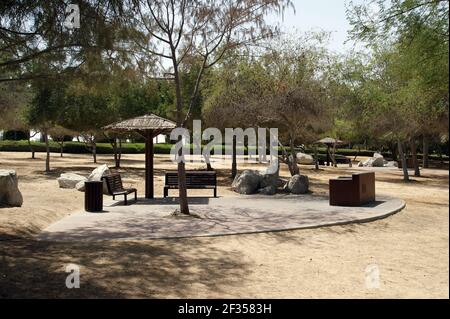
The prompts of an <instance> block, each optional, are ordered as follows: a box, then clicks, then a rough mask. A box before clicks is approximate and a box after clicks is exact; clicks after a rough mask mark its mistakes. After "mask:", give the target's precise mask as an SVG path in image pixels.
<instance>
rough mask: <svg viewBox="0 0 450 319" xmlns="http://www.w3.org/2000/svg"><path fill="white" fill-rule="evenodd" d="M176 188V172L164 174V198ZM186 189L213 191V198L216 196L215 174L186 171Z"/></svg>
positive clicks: (212, 172)
mask: <svg viewBox="0 0 450 319" xmlns="http://www.w3.org/2000/svg"><path fill="white" fill-rule="evenodd" d="M177 188H178V172H177V171H168V172H166V173H165V185H164V197H166V196H167V195H168V190H169V189H177ZM186 188H187V189H213V190H214V197H216V195H217V174H216V172H215V171H186Z"/></svg>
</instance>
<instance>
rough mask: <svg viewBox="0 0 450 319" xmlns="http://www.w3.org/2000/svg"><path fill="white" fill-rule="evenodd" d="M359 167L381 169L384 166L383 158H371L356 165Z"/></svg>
mask: <svg viewBox="0 0 450 319" xmlns="http://www.w3.org/2000/svg"><path fill="white" fill-rule="evenodd" d="M358 166H359V167H383V166H384V158H383V157H371V158H368V159H366V160H365V161H362V162H359V163H358Z"/></svg>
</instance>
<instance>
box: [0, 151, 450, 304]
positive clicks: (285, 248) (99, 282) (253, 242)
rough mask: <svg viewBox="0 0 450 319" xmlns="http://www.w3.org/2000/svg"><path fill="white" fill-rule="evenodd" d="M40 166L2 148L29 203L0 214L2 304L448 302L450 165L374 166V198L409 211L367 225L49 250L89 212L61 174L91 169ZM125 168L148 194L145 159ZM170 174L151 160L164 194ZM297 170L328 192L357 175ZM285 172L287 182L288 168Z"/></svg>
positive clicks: (68, 159) (87, 164) (73, 163)
mask: <svg viewBox="0 0 450 319" xmlns="http://www.w3.org/2000/svg"><path fill="white" fill-rule="evenodd" d="M43 159H44V154H41V153H38V154H37V159H35V160H31V159H30V155H29V153H0V169H3V168H10V169H15V170H17V172H18V175H19V186H20V189H21V191H22V193H23V195H24V199H25V202H24V205H23V207H21V208H0V297H3V298H14V297H74V298H78V297H88V298H99V297H118V298H120V297H137V298H167V297H175V298H176V297H192V298H195V297H198V298H203V297H218V298H222V297H250V298H253V297H265V298H288V297H289V298H352V297H356V298H410V297H418V298H426V297H432V298H448V297H449V289H448V287H449V200H448V196H449V184H448V183H449V174H448V169H442V170H439V169H424V170H422V175H423V177H420V178H416V177H414V178H413V180H414V181H413V182H411V183H407V184H405V183H403V182H402V181H401V172H400V170H398V171H396V170H394V171H392V170H389V171H384V172H383V171H377V173H376V176H377V193H378V194H380V195H389V196H396V197H399V198H402V199H403V200H405V201H406V203H407V207H406V209H404V210H403V211H402V212H400V213H398V214H396V215H394V216H391V217H389V218H386V219H383V220H379V221H376V222H371V223H367V224H357V225H347V226H335V227H325V228H319V229H311V230H296V231H286V232H276V233H262V234H251V235H250V234H249V235H234V236H223V237H214V238H191V239H170V240H146V241H108V242H93V243H75V242H73V243H51V242H36V241H34V240H33V239H32V238H31V236H32V235H33V234H36V233H37V232H39V230H40V229H42V228H44V227H45V226H47V225H49V224H51V223H52V222H54V221H57V220H59V219H61V218H62V217H64V216H67V215H68V214H70V213H71V212H74V211H76V210H79V209H81V208H82V207H83V194H82V193H79V192H77V191H75V190H66V189H59V188H58V184H57V182H56V177H58V176H59V174H60V173H62V172H75V173H80V174H83V175H88V174H89V172H90V171H91V170H92V169H93V168H95V167H96V165H95V164H93V163H92V160H91V158H90V157H89V156H86V155H73V154H71V155H66V156H65V157H64V158H62V159H61V158H59V157H57V156H56V154H54V155H53V156H52V168H53V170H52V172H51V173H50V174H45V173H44V172H43V168H44V162H43ZM98 162H99V164H101V163H107V164H109V165H111V166H112V158H111V156H99V160H98ZM199 165H200V164H192V165H190V166H191V167H198V166H199ZM213 166H215V167H216V168H219V184H220V188H219V195H221V196H233V192H231V191H230V189H229V185H230V184H231V180H230V179H229V178H228V175H229V170H228V167H229V165H228V163H223V164H219V163H216V164H214V165H213ZM246 166H250V165H246ZM253 166H254V165H253ZM123 167H124V168H122V169H120V172H121V174H122V175H123V176H124V183H125V184H126V185H127V186H128V185H129V186H133V187H137V188H138V192H139V193H140V194H143V187H144V184H143V176H144V170H143V156H142V155H124V161H123ZM174 167H175V166H174V164H172V163H171V162H170V160H169V158H168V157H167V156H163V155H158V156H156V163H155V171H156V174H157V175H158V179H157V181H156V183H155V190H156V195H157V196H158V195H161V194H162V174H163V171H164V170H165V169H173V168H174ZM244 167H245V166H244V165H241V166H240V169H243V168H244ZM301 170H302V173H303V174H306V175H308V176H309V177H310V181H311V185H312V187H311V188H312V191H313V193H314V194H325V193H326V192H327V181H328V179H329V178H331V177H334V176H340V175H344V174H348V173H349V170H350V169H349V168H348V167H339V168H325V169H322V170H320V171H314V170H313V169H312V167H308V166H302V167H301ZM282 175H284V176H286V177H287V176H288V172H287V171H286V168H285V167H283V169H282ZM204 192H205V191H203V190H202V191H195V192H191V194H197V193H198V194H202V193H204ZM206 192H208V191H206ZM69 263H75V264H77V265H79V266H80V267H81V288H80V289H67V288H66V287H65V279H66V276H67V274H66V273H65V267H66V265H67V264H69ZM369 265H376V266H377V267H378V269H379V272H380V279H381V282H380V288H379V289H367V288H366V286H365V279H366V275H365V271H366V268H367V267H368V266H369Z"/></svg>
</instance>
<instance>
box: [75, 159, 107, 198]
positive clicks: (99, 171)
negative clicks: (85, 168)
mask: <svg viewBox="0 0 450 319" xmlns="http://www.w3.org/2000/svg"><path fill="white" fill-rule="evenodd" d="M109 174H111V171H110V170H109V167H108V165H106V164H103V165H100V166H98V167H97V168H96V169H94V170H93V171H92V173H91V174H90V175H89V176H88V178H87V181H101V180H102V177H103V176H105V175H109ZM84 182H85V181H80V182H78V183H77V184H76V185H75V188H76V189H77V190H78V191H80V192H84ZM103 194H108V187H107V186H106V182H105V181H103Z"/></svg>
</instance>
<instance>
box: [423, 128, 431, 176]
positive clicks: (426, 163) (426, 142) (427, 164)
mask: <svg viewBox="0 0 450 319" xmlns="http://www.w3.org/2000/svg"><path fill="white" fill-rule="evenodd" d="M429 150H430V140H429V138H428V136H427V135H424V136H423V152H422V165H423V168H429V167H430V162H429Z"/></svg>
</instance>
